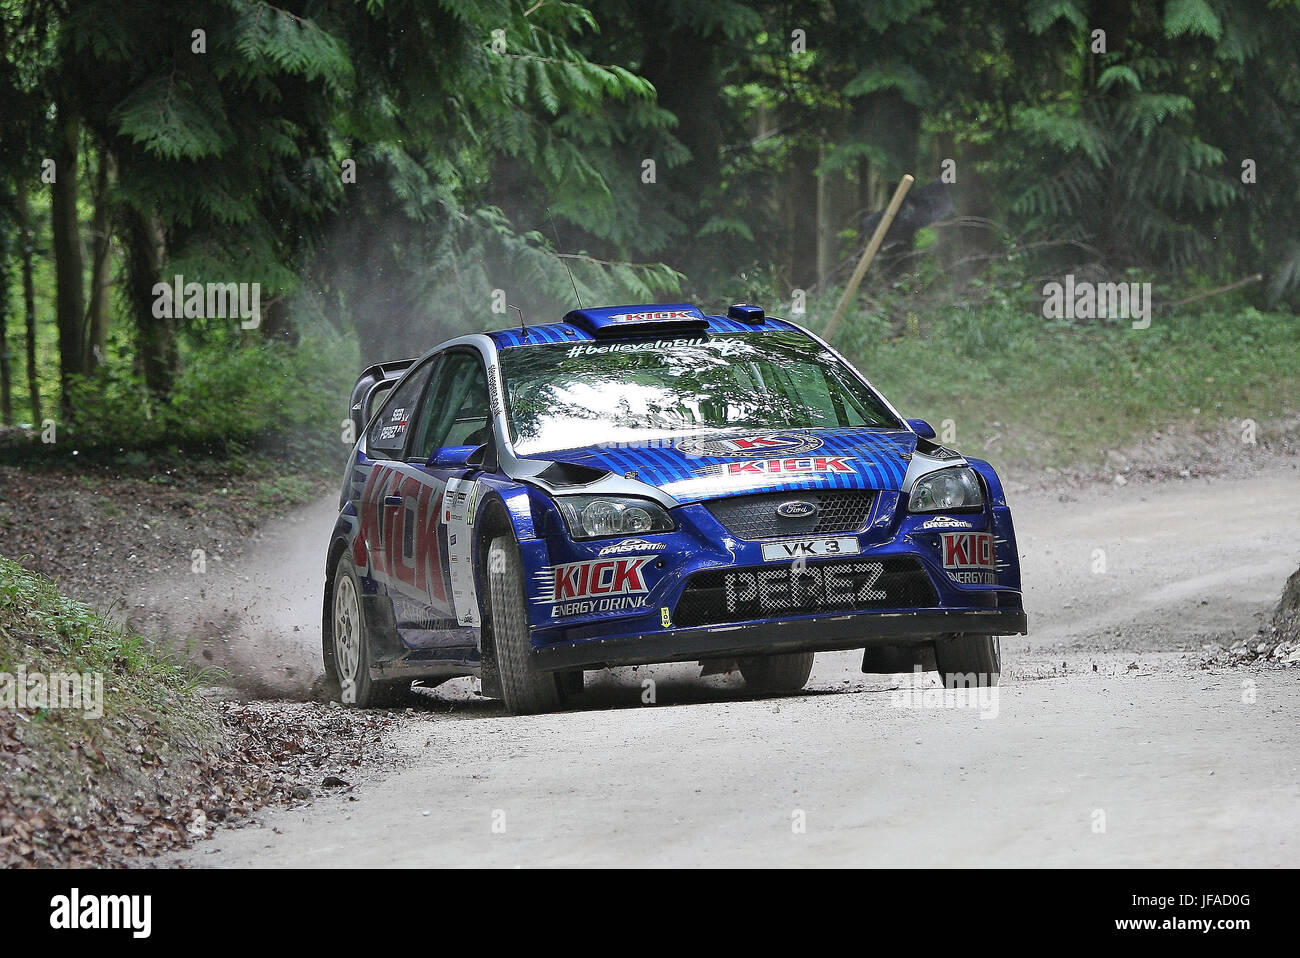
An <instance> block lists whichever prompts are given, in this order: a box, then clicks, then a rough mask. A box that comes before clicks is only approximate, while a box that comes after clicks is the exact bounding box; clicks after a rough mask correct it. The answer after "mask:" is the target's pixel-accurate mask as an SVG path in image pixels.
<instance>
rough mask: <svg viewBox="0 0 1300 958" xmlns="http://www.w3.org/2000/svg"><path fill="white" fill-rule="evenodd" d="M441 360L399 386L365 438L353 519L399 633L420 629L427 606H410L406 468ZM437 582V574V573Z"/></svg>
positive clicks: (413, 493) (413, 587) (410, 489)
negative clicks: (366, 468) (365, 462)
mask: <svg viewBox="0 0 1300 958" xmlns="http://www.w3.org/2000/svg"><path fill="white" fill-rule="evenodd" d="M440 361H441V358H440V357H438V356H434V357H430V358H429V359H427V360H425V361H424V362H423V363H421V364H420V365H419V366H417V367H416V368H415V369H414V370H413V371H412V372H411V373H410V374H408V375H407V376H406V377H405V378H404V379H402V380H401V382H399V383H398V384H397V385H396V386H395V387H394V389H393V391H392V393H391V394H390V395H389V396H387V397H386V398H385V399H384V402H383V404H382V406H381V407H380V410H379V413H378V414H377V415H376V416H375V418H374V420H373V421H372V422H371V423H370V425H369V427H368V428H369V431H368V433H367V434H366V454H367V456H368V458H369V459H370V460H371V465H370V474H369V475H368V476H367V479H366V484H365V487H364V488H363V489H362V492H361V497H360V502H359V503H358V513H359V516H360V519H361V528H360V532H359V537H360V538H361V540H362V546H363V551H364V554H365V556H366V559H367V561H366V567H367V573H368V576H369V577H370V578H371V579H373V580H374V582H375V584H376V591H377V592H379V593H382V594H385V595H387V596H389V598H391V599H392V601H393V614H394V618H395V620H396V622H397V625H398V628H399V629H403V628H404V627H412V626H415V625H418V624H421V621H422V620H423V619H424V618H425V617H426V616H427V608H426V606H427V603H425V602H424V601H415V596H416V595H417V594H418V592H417V588H418V586H420V585H422V573H420V572H419V571H418V567H417V563H416V561H415V559H416V557H415V554H414V551H413V548H412V546H413V543H414V542H415V538H416V537H415V529H414V524H413V521H412V519H413V510H414V505H413V502H414V500H416V499H418V496H419V490H418V488H417V487H416V486H415V484H414V483H413V481H412V477H411V474H410V469H409V468H408V467H407V464H406V455H407V449H408V448H409V446H410V444H411V436H412V433H413V430H412V428H411V425H412V423H413V422H414V421H415V418H416V413H417V411H418V410H419V407H420V403H421V401H422V400H423V398H424V395H425V393H426V391H427V389H428V386H429V382H430V380H431V379H432V378H433V374H434V372H435V371H436V369H437V366H438V364H439V362H440ZM438 576H439V578H441V570H438Z"/></svg>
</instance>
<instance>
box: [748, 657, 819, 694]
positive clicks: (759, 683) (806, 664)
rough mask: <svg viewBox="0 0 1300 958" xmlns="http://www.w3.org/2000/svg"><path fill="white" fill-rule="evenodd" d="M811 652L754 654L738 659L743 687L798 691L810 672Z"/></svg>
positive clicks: (759, 690) (760, 690) (772, 690)
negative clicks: (743, 680)
mask: <svg viewBox="0 0 1300 958" xmlns="http://www.w3.org/2000/svg"><path fill="white" fill-rule="evenodd" d="M812 667H813V653H812V652H787V653H785V654H782V655H755V656H751V657H749V658H745V659H741V660H740V674H741V675H742V676H743V677H744V679H745V688H748V689H753V690H754V691H755V692H798V691H799V690H800V689H802V688H803V687H804V686H805V685H807V684H808V676H809V675H810V674H812Z"/></svg>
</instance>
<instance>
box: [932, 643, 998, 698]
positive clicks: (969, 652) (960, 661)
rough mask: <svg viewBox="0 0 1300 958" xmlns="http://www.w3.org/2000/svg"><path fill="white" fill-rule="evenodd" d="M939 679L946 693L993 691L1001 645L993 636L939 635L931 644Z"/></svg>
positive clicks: (996, 681) (996, 680)
mask: <svg viewBox="0 0 1300 958" xmlns="http://www.w3.org/2000/svg"><path fill="white" fill-rule="evenodd" d="M934 658H935V662H936V663H937V664H938V667H939V679H940V680H941V681H942V682H943V687H944V688H946V689H959V688H971V689H975V688H992V687H993V686H995V685H997V684H998V681H999V679H1000V677H1001V672H1002V645H1001V642H1000V640H999V639H998V637H997V636H996V635H958V634H950V635H942V636H940V637H939V638H937V639H935V641H934Z"/></svg>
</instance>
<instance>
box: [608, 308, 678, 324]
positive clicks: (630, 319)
mask: <svg viewBox="0 0 1300 958" xmlns="http://www.w3.org/2000/svg"><path fill="white" fill-rule="evenodd" d="M698 318H699V317H698V316H697V315H696V313H695V310H693V309H660V310H656V311H654V312H649V313H615V314H613V315H612V316H610V317H609V321H610V322H611V323H659V322H663V321H664V320H666V319H698Z"/></svg>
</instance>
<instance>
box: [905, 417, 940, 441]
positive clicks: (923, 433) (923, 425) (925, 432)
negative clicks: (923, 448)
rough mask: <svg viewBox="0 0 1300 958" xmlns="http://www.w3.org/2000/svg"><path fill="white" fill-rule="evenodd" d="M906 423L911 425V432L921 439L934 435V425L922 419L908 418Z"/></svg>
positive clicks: (930, 437)
mask: <svg viewBox="0 0 1300 958" xmlns="http://www.w3.org/2000/svg"><path fill="white" fill-rule="evenodd" d="M907 424H908V425H909V426H911V427H912V432H914V433H916V434H917V435H918V436H920V437H921V438H922V439H933V438H934V437H935V431H934V427H933V426H931V425H930V424H929V423H928V422H926V421H925V420H924V419H909V420H908V421H907Z"/></svg>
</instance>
